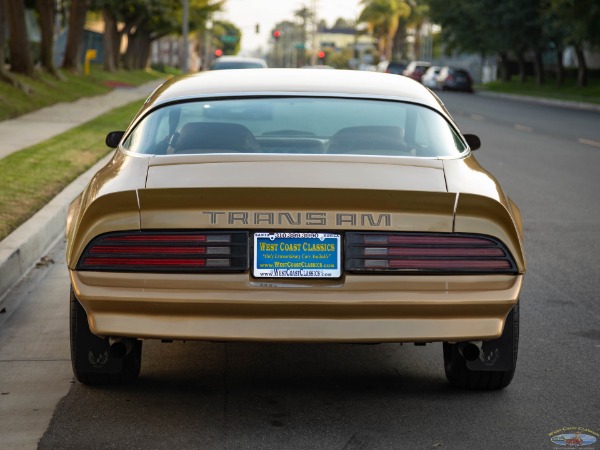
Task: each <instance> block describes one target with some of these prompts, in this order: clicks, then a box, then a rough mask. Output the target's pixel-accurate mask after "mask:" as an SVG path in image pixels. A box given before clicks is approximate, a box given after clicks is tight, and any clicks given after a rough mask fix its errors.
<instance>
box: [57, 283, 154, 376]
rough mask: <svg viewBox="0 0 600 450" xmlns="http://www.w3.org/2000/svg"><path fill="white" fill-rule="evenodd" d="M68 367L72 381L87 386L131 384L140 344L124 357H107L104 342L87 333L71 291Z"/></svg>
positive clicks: (139, 359) (82, 312)
mask: <svg viewBox="0 0 600 450" xmlns="http://www.w3.org/2000/svg"><path fill="white" fill-rule="evenodd" d="M70 307H71V309H70V327H69V329H70V340H71V364H72V366H73V373H74V374H75V378H77V380H78V381H80V382H81V383H83V384H88V385H111V384H124V383H131V382H132V381H135V380H136V379H137V377H138V375H139V373H140V368H141V363H142V342H141V341H138V340H136V341H135V343H134V345H133V348H132V349H131V351H130V352H129V354H128V355H127V356H125V357H124V358H123V359H121V360H116V359H115V358H114V357H112V356H110V351H109V344H108V339H103V338H100V337H98V336H96V335H95V334H93V333H92V332H91V331H90V327H89V324H88V318H87V313H86V312H85V310H84V309H83V307H82V306H81V303H79V300H77V297H75V294H74V293H73V289H71V300H70Z"/></svg>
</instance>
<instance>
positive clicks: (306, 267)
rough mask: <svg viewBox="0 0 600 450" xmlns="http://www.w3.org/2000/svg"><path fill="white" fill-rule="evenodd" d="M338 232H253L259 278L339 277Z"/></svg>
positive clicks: (255, 271) (256, 272) (254, 273)
mask: <svg viewBox="0 0 600 450" xmlns="http://www.w3.org/2000/svg"><path fill="white" fill-rule="evenodd" d="M340 242H341V237H340V235H339V234H331V233H255V234H254V266H253V271H252V274H253V275H254V276H255V277H258V278H337V277H340V276H341V268H340Z"/></svg>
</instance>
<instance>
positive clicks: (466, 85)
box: [437, 66, 473, 92]
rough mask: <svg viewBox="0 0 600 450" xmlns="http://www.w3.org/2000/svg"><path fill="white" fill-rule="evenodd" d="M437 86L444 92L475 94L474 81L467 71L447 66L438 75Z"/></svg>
mask: <svg viewBox="0 0 600 450" xmlns="http://www.w3.org/2000/svg"><path fill="white" fill-rule="evenodd" d="M437 86H438V89H441V90H443V91H464V92H473V79H472V78H471V75H470V74H469V72H467V71H466V70H465V69H457V68H454V67H447V66H446V67H443V68H442V70H441V71H440V74H439V75H438V78H437Z"/></svg>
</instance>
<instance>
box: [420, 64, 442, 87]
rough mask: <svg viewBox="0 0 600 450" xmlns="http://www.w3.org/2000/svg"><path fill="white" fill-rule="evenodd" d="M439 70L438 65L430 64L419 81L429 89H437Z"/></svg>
mask: <svg viewBox="0 0 600 450" xmlns="http://www.w3.org/2000/svg"><path fill="white" fill-rule="evenodd" d="M441 70H442V68H441V67H440V66H431V67H430V68H429V69H427V70H426V71H425V73H424V74H423V76H422V77H421V83H423V85H425V86H427V87H428V88H429V89H437V87H438V86H437V78H438V75H439V74H440V71H441Z"/></svg>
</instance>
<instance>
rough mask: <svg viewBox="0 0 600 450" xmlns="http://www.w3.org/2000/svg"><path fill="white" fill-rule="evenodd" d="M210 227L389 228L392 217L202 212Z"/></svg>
mask: <svg viewBox="0 0 600 450" xmlns="http://www.w3.org/2000/svg"><path fill="white" fill-rule="evenodd" d="M202 214H204V215H207V216H208V220H209V223H210V224H211V225H283V226H286V225H295V226H303V225H304V226H322V227H326V226H333V225H335V226H351V227H354V226H362V227H364V226H368V227H379V228H382V227H391V226H392V215H391V214H387V213H383V214H370V213H361V214H355V213H335V215H333V216H329V217H328V215H327V213H324V212H305V213H300V212H277V213H274V212H253V213H252V212H247V211H202Z"/></svg>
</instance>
